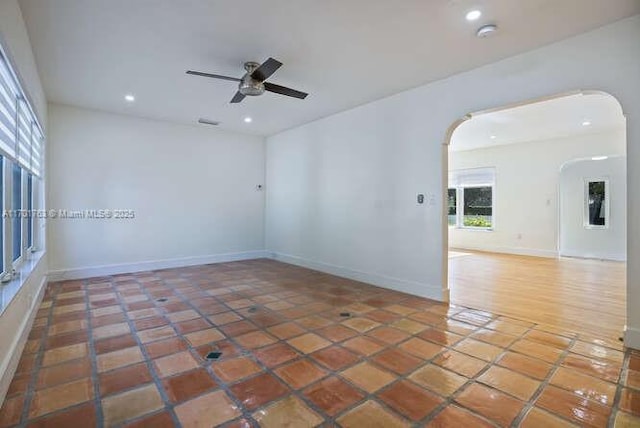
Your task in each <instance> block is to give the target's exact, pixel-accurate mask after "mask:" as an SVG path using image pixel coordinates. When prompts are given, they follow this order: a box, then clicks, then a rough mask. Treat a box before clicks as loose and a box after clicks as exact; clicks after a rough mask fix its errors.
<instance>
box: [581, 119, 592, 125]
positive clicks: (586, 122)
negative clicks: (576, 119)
mask: <svg viewBox="0 0 640 428" xmlns="http://www.w3.org/2000/svg"><path fill="white" fill-rule="evenodd" d="M589 125H591V122H589V121H588V120H585V121H584V122H582V126H589Z"/></svg>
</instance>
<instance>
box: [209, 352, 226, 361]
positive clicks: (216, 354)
mask: <svg viewBox="0 0 640 428" xmlns="http://www.w3.org/2000/svg"><path fill="white" fill-rule="evenodd" d="M220 357H222V352H209V353H208V354H207V360H209V361H215V360H219V359H220Z"/></svg>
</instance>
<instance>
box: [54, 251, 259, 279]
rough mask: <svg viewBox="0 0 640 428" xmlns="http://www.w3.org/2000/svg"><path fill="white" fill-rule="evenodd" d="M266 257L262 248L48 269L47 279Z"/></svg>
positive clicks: (93, 275) (77, 277) (76, 277)
mask: <svg viewBox="0 0 640 428" xmlns="http://www.w3.org/2000/svg"><path fill="white" fill-rule="evenodd" d="M266 257H268V254H267V252H266V251H264V250H256V251H243V252H240V253H228V254H212V255H208V256H195V257H184V258H178V259H166V260H149V261H144V262H135V263H122V264H113V265H103V266H90V267H82V268H70V269H57V270H52V271H49V275H48V276H49V281H52V282H53V281H63V280H69V279H84V278H92V277H97V276H107V275H117V274H121V273H133V272H144V271H148V270H158V269H170V268H178V267H185V266H197V265H207V264H211V263H224V262H235V261H240V260H251V259H261V258H266Z"/></svg>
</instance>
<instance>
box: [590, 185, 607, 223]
mask: <svg viewBox="0 0 640 428" xmlns="http://www.w3.org/2000/svg"><path fill="white" fill-rule="evenodd" d="M587 191H588V197H587V198H588V199H587V204H588V207H589V209H588V214H589V219H588V220H589V223H588V224H589V226H606V225H607V194H606V191H607V189H606V182H604V181H589V183H588V184H587Z"/></svg>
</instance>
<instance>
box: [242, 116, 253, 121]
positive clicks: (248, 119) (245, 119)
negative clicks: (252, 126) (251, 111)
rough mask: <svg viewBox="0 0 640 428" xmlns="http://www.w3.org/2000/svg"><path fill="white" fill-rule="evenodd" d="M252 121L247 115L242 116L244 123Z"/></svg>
mask: <svg viewBox="0 0 640 428" xmlns="http://www.w3.org/2000/svg"><path fill="white" fill-rule="evenodd" d="M251 122H253V119H251V118H250V117H249V116H247V117H245V118H244V123H251Z"/></svg>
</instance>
